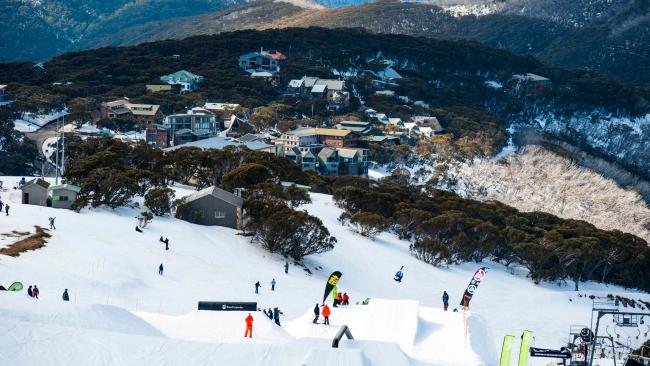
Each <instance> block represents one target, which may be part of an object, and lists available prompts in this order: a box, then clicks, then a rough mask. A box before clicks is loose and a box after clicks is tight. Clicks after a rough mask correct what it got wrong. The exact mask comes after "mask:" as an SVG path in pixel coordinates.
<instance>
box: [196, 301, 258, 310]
mask: <svg viewBox="0 0 650 366" xmlns="http://www.w3.org/2000/svg"><path fill="white" fill-rule="evenodd" d="M199 310H213V311H257V303H256V302H225V301H199Z"/></svg>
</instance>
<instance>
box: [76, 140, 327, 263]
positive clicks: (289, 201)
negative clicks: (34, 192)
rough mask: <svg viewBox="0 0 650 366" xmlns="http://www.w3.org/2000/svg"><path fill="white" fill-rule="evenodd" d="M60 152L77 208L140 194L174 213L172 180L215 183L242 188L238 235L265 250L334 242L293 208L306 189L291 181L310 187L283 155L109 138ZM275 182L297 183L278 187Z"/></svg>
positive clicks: (115, 203)
mask: <svg viewBox="0 0 650 366" xmlns="http://www.w3.org/2000/svg"><path fill="white" fill-rule="evenodd" d="M67 151H68V156H67V159H69V160H67V162H68V163H67V164H66V172H65V179H66V181H67V182H68V183H72V184H76V185H78V186H80V187H81V193H80V194H79V196H78V197H77V201H76V203H75V205H76V208H77V209H81V208H84V207H87V206H90V207H99V206H107V207H111V208H116V207H120V206H128V205H131V204H132V201H133V199H134V198H136V197H138V196H144V204H145V206H146V208H147V209H148V210H150V211H151V213H153V214H155V215H157V216H162V215H166V214H169V213H172V212H174V211H175V212H176V214H178V213H179V212H181V211H182V210H183V209H184V200H183V199H179V200H174V193H173V190H172V189H170V188H169V185H170V184H173V182H179V183H183V184H191V185H193V186H195V187H196V188H197V189H202V188H205V187H209V186H213V185H215V186H220V187H221V188H223V189H225V190H228V191H231V192H232V191H233V190H234V189H235V188H242V189H243V192H244V198H245V199H246V205H245V208H246V210H247V212H248V220H247V223H246V225H245V227H244V233H245V234H246V235H250V236H251V237H252V239H253V240H254V241H256V242H258V243H260V245H262V247H264V248H265V249H267V250H268V251H270V252H272V253H278V254H281V255H283V256H286V257H291V258H293V259H294V260H300V259H302V258H303V257H304V256H306V255H309V254H314V253H322V252H324V251H327V250H331V249H332V248H333V247H334V244H335V243H336V238H334V237H332V236H331V235H330V233H329V232H328V231H327V228H326V227H325V226H324V225H323V223H322V222H321V221H320V219H318V218H317V217H314V216H311V215H309V214H307V213H306V212H304V211H297V210H295V207H297V206H299V205H301V204H305V203H309V202H310V199H309V195H308V193H307V191H306V190H304V189H302V188H298V186H297V185H296V184H309V182H310V181H311V180H312V178H311V177H310V176H309V175H307V174H306V173H304V172H302V170H301V169H300V168H299V167H298V166H296V165H295V164H293V163H291V162H290V161H288V160H286V159H284V158H281V157H277V156H275V155H272V154H268V153H264V152H256V151H250V150H248V149H245V148H244V149H240V148H236V147H227V148H225V149H222V150H216V149H213V150H201V149H199V148H180V149H176V150H173V151H169V152H166V151H163V150H160V149H154V148H151V147H150V146H148V145H146V144H145V143H140V144H136V145H129V144H126V143H123V142H121V141H119V140H116V139H89V140H86V141H85V142H82V141H80V140H78V139H76V140H75V139H73V140H71V141H70V142H69V144H68V150H67ZM281 181H289V182H293V183H296V184H294V185H289V186H288V187H285V186H283V185H281V184H280V182H281ZM314 182H316V183H318V182H319V180H318V179H314ZM148 214H149V213H148V211H145V212H143V213H142V216H143V217H145V216H147V215H148ZM180 216H182V215H180ZM149 217H151V218H153V215H152V214H149Z"/></svg>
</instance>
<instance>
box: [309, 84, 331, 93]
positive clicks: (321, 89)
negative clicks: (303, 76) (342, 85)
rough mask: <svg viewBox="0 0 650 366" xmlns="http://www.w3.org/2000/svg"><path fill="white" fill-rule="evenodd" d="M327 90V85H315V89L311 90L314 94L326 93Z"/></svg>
mask: <svg viewBox="0 0 650 366" xmlns="http://www.w3.org/2000/svg"><path fill="white" fill-rule="evenodd" d="M325 89H327V85H325V84H316V85H314V87H313V88H311V92H312V93H325Z"/></svg>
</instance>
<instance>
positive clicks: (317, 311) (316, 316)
mask: <svg viewBox="0 0 650 366" xmlns="http://www.w3.org/2000/svg"><path fill="white" fill-rule="evenodd" d="M319 315H320V308H319V307H318V303H316V306H314V321H313V323H314V324H318V316H319Z"/></svg>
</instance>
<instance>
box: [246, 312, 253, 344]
mask: <svg viewBox="0 0 650 366" xmlns="http://www.w3.org/2000/svg"><path fill="white" fill-rule="evenodd" d="M246 337H248V338H253V316H252V315H251V313H248V316H247V317H246V332H245V333H244V338H246Z"/></svg>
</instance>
